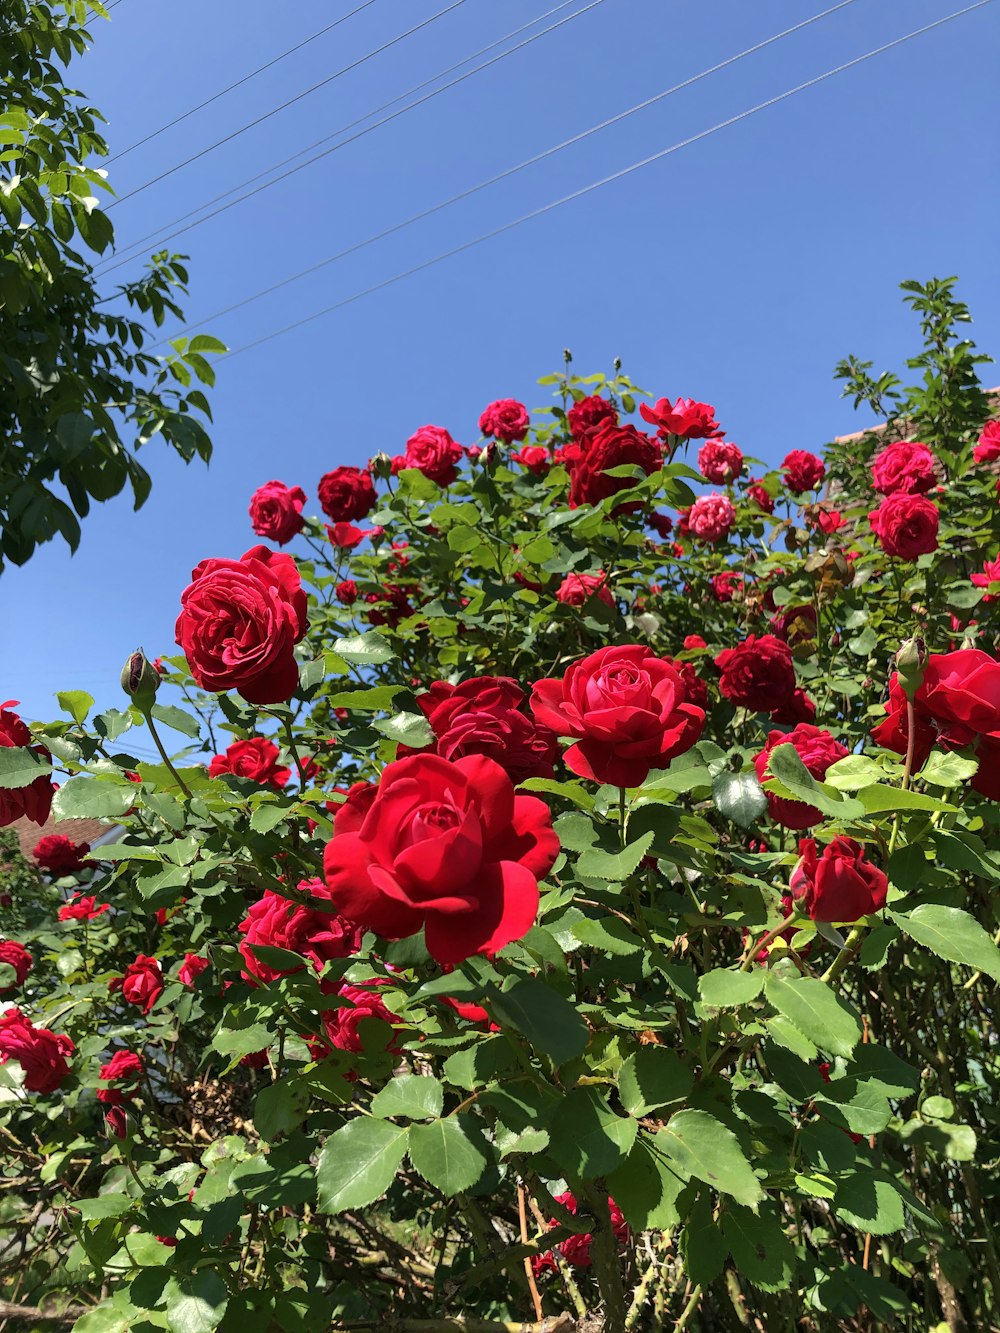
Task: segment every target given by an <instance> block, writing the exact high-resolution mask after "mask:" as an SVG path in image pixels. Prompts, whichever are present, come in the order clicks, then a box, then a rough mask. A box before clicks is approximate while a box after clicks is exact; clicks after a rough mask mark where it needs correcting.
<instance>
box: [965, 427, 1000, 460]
mask: <svg viewBox="0 0 1000 1333" xmlns="http://www.w3.org/2000/svg"><path fill="white" fill-rule="evenodd" d="M972 457H973V458H974V459H975V461H976V462H977V463H995V462H996V461H997V459H998V458H1000V418H998V419H997V420H996V421H987V423H986V425H985V426H984V427H983V430H982V434H981V435H980V436H979V443H978V444H977V445H976V447H975V449H973V451H972Z"/></svg>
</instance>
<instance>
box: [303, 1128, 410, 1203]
mask: <svg viewBox="0 0 1000 1333" xmlns="http://www.w3.org/2000/svg"><path fill="white" fill-rule="evenodd" d="M408 1133H409V1131H408V1130H407V1129H406V1128H405V1126H400V1125H392V1124H390V1123H389V1121H387V1120H374V1119H372V1118H371V1117H368V1116H365V1117H364V1118H360V1117H359V1118H358V1119H357V1120H349V1121H348V1122H347V1124H346V1125H342V1126H341V1127H340V1129H338V1130H336V1131H335V1133H333V1134H331V1135H330V1137H329V1138H328V1139H327V1141H326V1143H324V1145H323V1147H322V1149H321V1151H320V1154H319V1161H318V1162H317V1164H316V1185H317V1189H318V1200H319V1202H318V1207H319V1211H320V1212H321V1213H342V1212H344V1210H345V1209H347V1208H365V1207H367V1205H368V1204H370V1203H374V1202H375V1200H376V1199H377V1198H378V1197H379V1196H380V1195H381V1194H384V1193H385V1192H386V1190H387V1189H388V1188H389V1186H390V1185H391V1184H392V1182H393V1179H394V1178H395V1175H396V1171H397V1169H398V1167H399V1164H400V1162H402V1160H403V1156H404V1154H405V1152H406V1144H407V1136H408Z"/></svg>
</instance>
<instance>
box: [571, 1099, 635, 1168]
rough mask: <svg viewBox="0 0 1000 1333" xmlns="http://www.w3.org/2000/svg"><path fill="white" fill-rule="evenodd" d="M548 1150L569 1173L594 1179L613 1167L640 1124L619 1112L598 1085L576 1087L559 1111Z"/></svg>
mask: <svg viewBox="0 0 1000 1333" xmlns="http://www.w3.org/2000/svg"><path fill="white" fill-rule="evenodd" d="M556 1121H557V1123H558V1129H557V1130H556V1132H555V1133H553V1135H552V1143H551V1145H550V1147H549V1151H550V1153H551V1154H552V1156H553V1157H554V1158H555V1160H556V1161H557V1162H558V1163H559V1165H560V1166H561V1167H562V1168H563V1170H564V1171H565V1172H566V1173H567V1175H569V1176H573V1177H575V1178H577V1179H580V1180H594V1179H595V1178H596V1177H597V1176H606V1175H608V1173H609V1172H611V1171H613V1170H614V1169H615V1167H616V1166H618V1164H619V1163H620V1162H621V1160H622V1158H623V1157H624V1156H625V1155H626V1154H627V1153H628V1152H629V1150H630V1149H631V1147H632V1144H633V1143H634V1142H635V1136H636V1133H637V1131H638V1128H639V1126H638V1124H637V1122H636V1121H635V1120H633V1119H631V1118H630V1117H624V1116H620V1115H616V1114H615V1112H614V1111H612V1110H611V1108H610V1107H609V1106H608V1104H607V1102H606V1101H605V1100H604V1098H603V1097H602V1096H601V1094H600V1093H599V1092H598V1091H597V1089H596V1088H573V1090H572V1091H571V1092H569V1093H568V1094H567V1095H566V1098H565V1100H564V1101H563V1103H562V1106H561V1107H560V1108H559V1110H558V1111H557V1112H556Z"/></svg>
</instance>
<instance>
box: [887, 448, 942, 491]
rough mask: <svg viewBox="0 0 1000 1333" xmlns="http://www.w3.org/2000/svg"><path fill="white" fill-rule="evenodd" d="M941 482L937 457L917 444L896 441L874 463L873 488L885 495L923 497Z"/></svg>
mask: <svg viewBox="0 0 1000 1333" xmlns="http://www.w3.org/2000/svg"><path fill="white" fill-rule="evenodd" d="M937 480H938V478H937V466H936V464H935V461H934V455H933V454H932V453H931V451H930V449H928V447H927V445H926V444H921V443H920V442H919V441H917V440H896V441H894V442H893V443H892V444H887V445H886V447H885V448H884V449H883V450H882V452H881V453H878V454H876V455H875V457H874V458H873V459H872V485H873V486H874V487H875V489H876V490H877V491H881V492H882V494H883V495H895V494H896V492H897V491H903V492H905V493H907V494H910V495H922V494H924V492H926V491H929V490H930V489H931V488H932V487H933V486H936V485H937Z"/></svg>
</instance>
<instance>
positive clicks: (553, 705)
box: [531, 644, 705, 787]
mask: <svg viewBox="0 0 1000 1333" xmlns="http://www.w3.org/2000/svg"><path fill="white" fill-rule="evenodd" d="M531 708H532V711H533V713H534V714H535V717H536V718H537V719H538V720H539V722H542V723H544V724H545V725H546V726H547V727H551V729H552V730H553V731H554V732H555V733H556V735H557V736H575V737H578V738H579V739H578V741H577V743H576V744H575V745H571V746H570V748H569V749H568V750H567V751H566V753H565V754H564V756H563V758H564V759H565V761H566V763H567V765H568V766H569V767H570V768H571V769H572V771H573V772H574V773H576V774H578V775H579V776H580V777H583V778H591V779H593V780H594V781H596V782H609V783H611V784H612V785H613V786H616V787H638V786H640V785H641V784H642V783H643V782H645V780H646V778H647V777H648V775H649V772H650V770H651V769H653V768H665V767H666V766H667V764H668V763H669V762H670V760H671V759H673V758H674V756H675V755H678V754H683V753H684V751H685V750H690V748H691V746H692V745H694V743H695V741H696V740H697V739H698V737H699V736H700V735H701V729H702V727H703V726H704V723H705V714H704V712H703V711H702V709H700V708H697V707H696V706H695V705H694V704H692V703H690V702H689V701H688V695H687V691H686V689H685V686H684V679H683V676H682V675H681V673H680V671H678V669H677V667H676V666H674V665H673V664H672V663H670V662H666V661H664V660H663V659H662V658H659V657H654V655H653V654H652V653H651V652H650V651H649V649H648V648H644V647H643V646H642V645H641V644H625V645H624V646H620V647H619V646H612V647H610V648H602V649H600V650H599V651H598V652H596V653H591V655H590V656H589V657H585V658H583V660H582V661H579V662H574V663H573V665H572V666H571V667H570V668H569V669H568V670H567V672H566V675H565V676H564V677H563V678H562V679H561V680H540V681H536V683H535V684H534V685H533V686H532V690H531Z"/></svg>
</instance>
